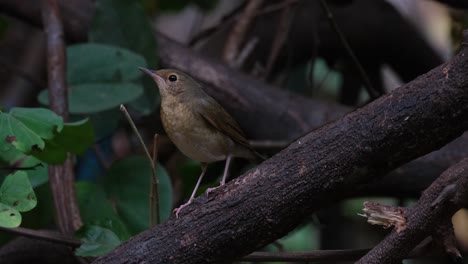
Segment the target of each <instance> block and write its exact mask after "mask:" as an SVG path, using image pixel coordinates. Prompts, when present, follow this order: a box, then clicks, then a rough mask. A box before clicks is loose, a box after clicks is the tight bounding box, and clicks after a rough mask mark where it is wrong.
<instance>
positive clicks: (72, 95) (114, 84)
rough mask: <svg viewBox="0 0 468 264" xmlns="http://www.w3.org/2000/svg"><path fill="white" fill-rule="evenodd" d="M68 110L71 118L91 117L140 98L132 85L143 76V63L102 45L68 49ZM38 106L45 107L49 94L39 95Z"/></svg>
mask: <svg viewBox="0 0 468 264" xmlns="http://www.w3.org/2000/svg"><path fill="white" fill-rule="evenodd" d="M67 56H68V64H67V79H68V83H69V85H70V86H71V87H72V88H71V89H70V90H69V93H68V101H69V110H70V113H73V114H93V113H97V112H101V111H104V110H108V109H112V108H116V107H117V106H119V105H120V104H123V103H128V102H131V101H133V100H135V99H136V98H138V97H139V96H141V95H142V93H143V89H142V87H141V86H140V85H138V84H136V83H135V82H136V81H138V79H139V78H141V76H142V73H141V72H140V71H138V70H137V68H138V67H141V66H142V65H143V66H144V65H146V62H145V59H144V58H143V57H141V56H140V55H138V54H135V53H133V52H131V51H128V50H125V49H122V48H118V47H112V46H107V45H101V44H93V43H90V44H80V45H75V46H71V47H69V48H68V49H67ZM38 99H39V102H41V103H42V104H45V105H47V104H48V103H49V102H48V92H47V90H44V91H42V92H41V93H40V94H39V98H38Z"/></svg>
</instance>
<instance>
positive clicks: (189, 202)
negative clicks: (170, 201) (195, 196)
mask: <svg viewBox="0 0 468 264" xmlns="http://www.w3.org/2000/svg"><path fill="white" fill-rule="evenodd" d="M191 203H192V200H189V201H188V202H186V203H184V204H183V205H181V206H179V207H177V208H176V209H174V211H172V212H174V213H175V217H176V218H179V213H180V211H182V209H184V208H185V207H186V206H187V205H189V204H191Z"/></svg>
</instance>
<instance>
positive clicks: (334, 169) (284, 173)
mask: <svg viewBox="0 0 468 264" xmlns="http://www.w3.org/2000/svg"><path fill="white" fill-rule="evenodd" d="M464 39H465V41H468V31H466V32H465V35H464ZM467 51H468V50H467V48H466V47H465V48H464V49H462V50H461V52H460V53H459V54H458V55H457V56H455V57H454V58H453V59H452V60H451V61H450V62H449V63H446V64H443V65H441V66H439V67H437V68H435V69H434V70H432V71H430V72H428V73H427V74H424V75H422V76H420V77H419V78H417V79H416V80H414V81H412V82H410V83H408V84H406V85H404V86H402V87H400V88H398V89H396V90H395V91H393V92H392V93H390V94H388V95H386V96H383V97H381V98H379V99H377V100H376V101H374V102H372V103H371V104H369V105H367V106H365V107H363V108H361V109H358V110H356V111H354V112H352V113H350V114H348V115H346V116H345V117H343V118H341V119H340V120H338V121H336V122H334V123H331V124H329V125H326V126H324V127H322V128H320V129H317V130H315V131H313V132H312V133H310V134H308V135H306V136H305V137H303V138H300V139H298V140H296V141H295V142H294V143H293V144H291V145H290V146H289V147H288V148H287V149H285V150H283V151H281V152H280V153H278V154H277V155H276V156H274V157H272V158H270V159H269V160H267V161H265V162H264V163H262V164H260V165H259V166H257V167H256V168H254V169H252V170H250V171H248V172H247V173H245V174H244V175H242V176H241V177H239V178H238V179H236V180H233V181H231V182H229V183H227V184H226V185H225V186H223V187H221V188H219V189H217V190H216V191H214V192H213V193H212V194H210V196H209V197H207V196H206V195H202V196H201V197H199V198H197V199H195V200H194V202H193V203H192V205H191V206H189V207H187V208H185V209H184V211H182V213H181V215H180V219H175V218H174V217H172V218H170V219H169V220H168V221H167V222H166V223H163V224H161V225H159V226H158V227H156V228H154V229H152V230H148V231H146V232H143V233H141V234H139V235H137V236H136V237H134V238H132V239H131V240H129V241H128V242H126V243H124V244H122V245H121V246H120V247H118V248H117V249H115V250H114V251H112V252H111V253H109V254H108V255H106V256H103V257H101V258H99V259H98V260H96V261H95V262H94V263H214V262H220V261H225V260H230V259H237V258H239V257H240V256H243V255H245V254H247V253H250V252H251V251H253V250H255V249H258V248H260V247H262V246H264V245H266V244H268V243H269V242H272V241H274V240H276V239H277V238H280V237H282V236H284V235H285V234H286V233H288V232H289V231H291V230H292V229H293V228H294V227H296V226H297V225H298V224H299V223H301V221H302V220H303V219H304V218H305V217H306V216H308V215H310V214H311V213H313V212H314V211H316V210H317V209H319V208H320V207H323V206H324V205H326V204H328V203H330V202H332V201H334V200H336V199H338V198H340V197H342V195H343V194H346V193H352V192H354V191H356V186H359V185H360V184H365V183H368V182H370V181H372V180H375V179H377V178H378V176H381V175H383V174H384V173H386V172H388V171H390V170H391V169H394V168H396V167H398V166H400V165H401V164H403V163H405V162H407V161H409V160H411V159H413V158H416V157H418V156H420V155H422V154H425V153H427V152H429V151H432V150H434V149H438V148H440V147H441V146H443V145H444V144H446V143H447V142H449V141H450V140H452V139H454V138H455V137H458V136H460V135H461V134H462V133H463V131H465V130H466V129H467V128H468V89H467V87H468V79H467V78H466V72H467V71H468V61H467V59H468V53H467Z"/></svg>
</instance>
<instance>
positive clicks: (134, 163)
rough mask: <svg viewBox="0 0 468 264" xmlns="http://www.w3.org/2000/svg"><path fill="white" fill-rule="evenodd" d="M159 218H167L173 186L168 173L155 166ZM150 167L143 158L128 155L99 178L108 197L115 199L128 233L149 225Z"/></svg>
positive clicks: (133, 232)
mask: <svg viewBox="0 0 468 264" xmlns="http://www.w3.org/2000/svg"><path fill="white" fill-rule="evenodd" d="M156 173H157V176H158V179H159V189H158V191H159V201H160V208H161V219H162V220H164V219H167V218H168V217H169V215H170V213H171V209H172V185H171V182H170V179H169V176H168V174H167V172H166V171H165V170H164V169H163V168H162V166H158V168H157V172H156ZM150 179H151V168H150V165H149V163H148V160H146V159H145V158H144V157H139V156H138V157H130V158H127V159H124V160H121V161H119V162H117V163H115V164H113V166H112V167H111V168H110V170H109V171H108V174H107V175H106V176H105V177H103V178H102V184H103V187H104V189H105V191H106V193H107V194H108V197H109V198H110V199H111V200H113V201H115V206H116V208H117V212H118V214H119V216H120V217H121V219H122V221H123V222H124V223H125V225H126V226H127V227H128V229H129V230H130V233H131V234H137V233H139V232H141V231H143V230H146V229H148V228H149V226H148V219H149V211H148V208H149V201H148V197H149V189H150Z"/></svg>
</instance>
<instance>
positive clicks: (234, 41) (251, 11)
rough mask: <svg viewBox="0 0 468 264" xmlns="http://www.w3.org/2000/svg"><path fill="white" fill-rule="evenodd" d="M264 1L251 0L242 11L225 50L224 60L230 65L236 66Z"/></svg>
mask: <svg viewBox="0 0 468 264" xmlns="http://www.w3.org/2000/svg"><path fill="white" fill-rule="evenodd" d="M262 3H263V0H250V1H249V2H248V3H247V6H246V7H245V9H244V11H243V12H242V14H241V17H240V18H239V20H238V21H237V23H236V24H235V25H234V27H233V28H232V30H231V33H230V34H229V37H228V39H227V40H226V44H225V46H224V51H223V60H224V61H225V62H226V63H227V64H229V65H230V66H234V63H235V61H236V57H237V55H238V53H239V50H240V46H241V45H242V43H243V42H244V39H245V35H246V34H247V30H248V28H249V26H250V24H251V23H252V21H253V19H254V17H255V13H256V12H257V9H258V8H260V6H261V5H262Z"/></svg>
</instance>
